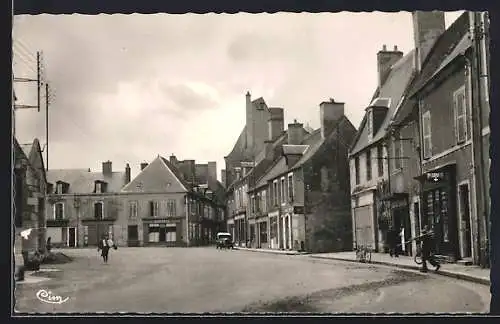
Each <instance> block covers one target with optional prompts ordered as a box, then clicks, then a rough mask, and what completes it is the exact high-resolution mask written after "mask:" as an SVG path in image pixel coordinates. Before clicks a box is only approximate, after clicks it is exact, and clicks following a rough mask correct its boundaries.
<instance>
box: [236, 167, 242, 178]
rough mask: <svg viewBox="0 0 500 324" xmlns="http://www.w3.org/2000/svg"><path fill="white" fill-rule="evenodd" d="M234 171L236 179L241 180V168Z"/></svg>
mask: <svg viewBox="0 0 500 324" xmlns="http://www.w3.org/2000/svg"><path fill="white" fill-rule="evenodd" d="M234 171H235V173H236V179H238V180H239V179H241V168H235V169H234Z"/></svg>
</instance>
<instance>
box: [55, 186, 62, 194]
mask: <svg viewBox="0 0 500 324" xmlns="http://www.w3.org/2000/svg"><path fill="white" fill-rule="evenodd" d="M62 193H63V185H62V183H58V184H56V194H62Z"/></svg>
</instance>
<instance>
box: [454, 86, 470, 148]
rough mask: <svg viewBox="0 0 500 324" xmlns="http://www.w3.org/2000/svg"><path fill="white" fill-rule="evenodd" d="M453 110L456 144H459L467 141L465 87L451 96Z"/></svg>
mask: <svg viewBox="0 0 500 324" xmlns="http://www.w3.org/2000/svg"><path fill="white" fill-rule="evenodd" d="M453 108H454V115H455V137H456V139H457V144H461V143H463V142H465V140H466V139H467V113H466V111H467V110H466V101H465V87H461V88H460V89H459V90H457V91H456V92H455V93H454V94H453Z"/></svg>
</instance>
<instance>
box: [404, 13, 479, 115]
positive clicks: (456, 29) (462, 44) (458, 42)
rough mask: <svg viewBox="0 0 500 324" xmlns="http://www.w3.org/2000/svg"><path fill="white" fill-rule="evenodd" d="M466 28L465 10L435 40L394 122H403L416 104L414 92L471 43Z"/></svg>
mask: <svg viewBox="0 0 500 324" xmlns="http://www.w3.org/2000/svg"><path fill="white" fill-rule="evenodd" d="M468 29H469V19H468V14H467V12H465V13H463V14H462V15H461V16H460V17H458V18H457V20H455V22H454V23H453V24H452V25H451V26H450V27H449V28H448V29H447V30H445V31H444V33H443V34H442V35H441V36H440V37H439V38H438V39H437V40H436V43H435V44H434V46H433V48H432V49H431V51H430V52H429V54H428V55H427V58H426V59H425V61H424V62H423V64H422V72H421V73H420V74H419V75H417V76H415V78H414V80H413V82H412V83H411V85H410V87H409V91H408V94H409V95H408V96H407V98H406V100H405V102H404V104H403V105H402V106H401V108H400V109H399V111H398V112H396V114H395V116H394V124H396V125H398V124H400V123H403V122H404V120H406V118H407V117H408V116H410V115H411V114H412V113H413V110H414V108H415V105H416V101H415V100H416V98H415V97H414V96H415V94H417V93H418V91H419V90H420V89H422V88H424V87H425V85H426V84H427V83H428V82H429V81H430V80H432V79H433V78H434V77H436V76H437V75H438V74H439V73H440V72H441V71H442V70H443V69H445V68H446V67H447V66H448V65H450V64H451V63H452V62H453V61H454V60H455V59H456V58H457V57H458V56H460V55H461V54H462V53H464V52H465V51H466V50H467V49H468V48H469V47H470V46H471V45H472V41H471V40H470V39H469V35H468Z"/></svg>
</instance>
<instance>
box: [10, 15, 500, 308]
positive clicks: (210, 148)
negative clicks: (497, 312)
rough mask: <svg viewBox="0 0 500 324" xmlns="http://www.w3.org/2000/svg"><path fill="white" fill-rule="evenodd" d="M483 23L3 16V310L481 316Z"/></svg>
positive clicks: (486, 90) (385, 18) (412, 18)
mask: <svg viewBox="0 0 500 324" xmlns="http://www.w3.org/2000/svg"><path fill="white" fill-rule="evenodd" d="M489 26H490V17H489V14H488V12H487V11H464V10H460V11H436V10H434V11H397V12H383V11H373V12H349V11H343V12H323V13H308V12H300V13H293V12H276V13H257V14H250V13H245V12H239V13H234V14H229V13H220V14H216V13H206V14H193V13H186V14H170V13H156V14H141V13H134V14H118V13H117V14H96V15H84V14H77V13H75V14H66V15H55V14H38V15H28V14H14V15H13V17H12V106H11V112H12V113H11V116H12V156H13V157H12V168H11V170H12V243H13V246H12V279H13V285H12V287H13V289H12V298H13V305H12V314H13V316H16V315H23V314H24V315H27V314H29V315H31V316H36V315H37V314H51V315H54V316H55V315H57V314H96V313H100V314H103V313H104V314H108V313H109V314H116V313H136V314H153V313H155V314H184V313H185V314H203V313H205V314H207V313H213V314H222V315H223V314H235V313H238V314H254V315H259V314H264V313H266V314H270V313H280V314H281V315H287V314H311V313H314V314H316V313H321V314H330V315H332V316H335V315H338V314H380V315H384V314H429V313H432V314H435V313H439V314H483V315H486V314H489V313H490V311H491V312H493V311H492V310H491V309H490V303H492V302H491V300H492V292H491V291H492V290H491V291H490V289H491V287H490V286H491V279H490V272H491V267H492V257H491V256H492V252H491V246H492V245H491V244H492V243H491V239H490V237H491V236H492V233H493V231H492V227H491V219H490V214H491V199H490V196H491V195H490V182H491V181H490V164H491V156H490V83H491V81H490V27H489ZM497 262H498V261H497Z"/></svg>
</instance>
